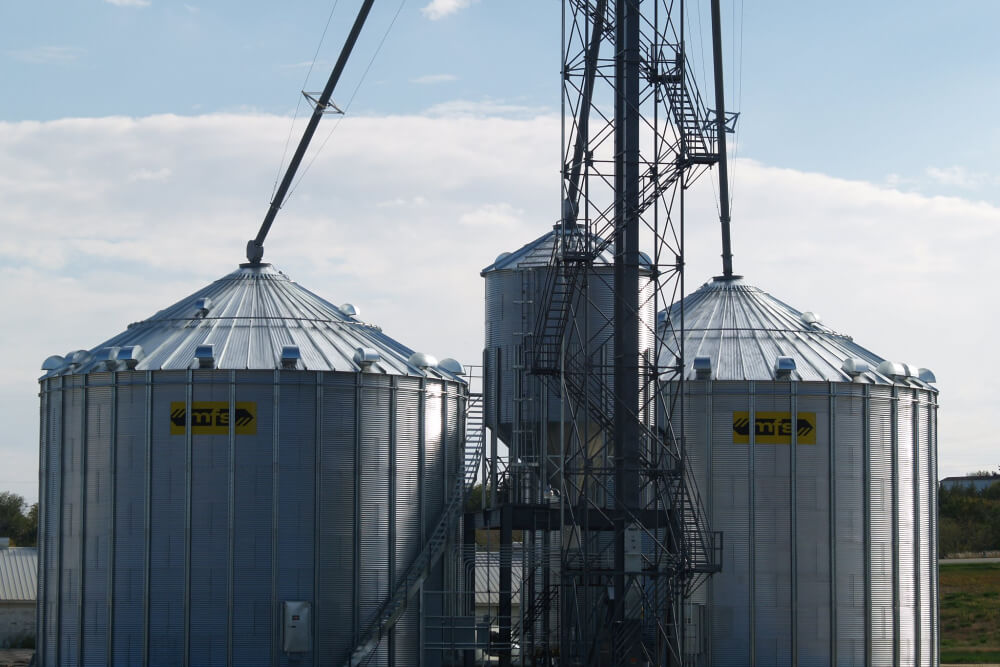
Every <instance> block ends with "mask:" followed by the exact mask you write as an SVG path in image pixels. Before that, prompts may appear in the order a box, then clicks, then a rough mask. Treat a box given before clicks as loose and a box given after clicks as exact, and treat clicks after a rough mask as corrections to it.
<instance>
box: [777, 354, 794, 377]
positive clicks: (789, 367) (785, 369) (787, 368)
mask: <svg viewBox="0 0 1000 667" xmlns="http://www.w3.org/2000/svg"><path fill="white" fill-rule="evenodd" d="M794 370H795V359H793V358H792V357H778V358H777V359H775V360H774V377H775V379H778V380H787V379H789V378H791V377H792V371H794Z"/></svg>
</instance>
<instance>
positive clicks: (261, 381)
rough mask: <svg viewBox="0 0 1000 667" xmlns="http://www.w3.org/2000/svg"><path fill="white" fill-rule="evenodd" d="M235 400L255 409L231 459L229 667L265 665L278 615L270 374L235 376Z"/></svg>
mask: <svg viewBox="0 0 1000 667" xmlns="http://www.w3.org/2000/svg"><path fill="white" fill-rule="evenodd" d="M236 377H237V382H236V400H237V401H254V402H256V403H257V434H256V435H242V436H239V444H238V446H237V447H236V459H235V477H236V479H235V483H234V493H235V503H236V507H235V519H234V528H233V529H234V538H233V568H234V571H235V572H237V573H239V576H237V577H234V579H233V621H232V623H233V636H234V637H239V638H240V639H239V641H238V642H237V641H234V642H233V663H234V664H239V665H247V666H248V667H249V666H251V665H270V664H272V658H271V652H272V648H273V642H274V628H275V627H276V625H277V615H278V610H277V608H276V606H275V600H274V599H273V595H272V575H271V567H272V563H273V561H272V544H273V543H274V538H273V535H272V530H273V526H274V515H273V512H274V475H273V471H274V467H273V466H272V461H273V460H274V454H275V439H274V432H273V429H274V387H273V385H272V382H273V377H274V376H273V374H272V373H268V372H261V371H243V372H239V373H237V375H236Z"/></svg>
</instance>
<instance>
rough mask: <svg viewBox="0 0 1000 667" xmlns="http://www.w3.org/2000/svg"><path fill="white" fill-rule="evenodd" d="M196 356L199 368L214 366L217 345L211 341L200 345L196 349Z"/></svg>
mask: <svg viewBox="0 0 1000 667" xmlns="http://www.w3.org/2000/svg"><path fill="white" fill-rule="evenodd" d="M194 358H195V361H197V362H198V368H214V367H215V346H214V345H212V344H211V343H207V344H205V345H199V346H198V347H196V348H195V349H194Z"/></svg>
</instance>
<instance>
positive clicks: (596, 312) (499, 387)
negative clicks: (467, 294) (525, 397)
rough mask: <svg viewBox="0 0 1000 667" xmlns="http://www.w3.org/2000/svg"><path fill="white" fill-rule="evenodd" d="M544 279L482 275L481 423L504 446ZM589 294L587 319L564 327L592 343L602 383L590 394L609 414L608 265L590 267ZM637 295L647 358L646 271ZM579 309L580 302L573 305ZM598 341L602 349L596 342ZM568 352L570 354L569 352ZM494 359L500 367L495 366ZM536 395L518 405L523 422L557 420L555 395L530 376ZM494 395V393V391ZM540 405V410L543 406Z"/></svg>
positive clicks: (541, 270)
mask: <svg viewBox="0 0 1000 667" xmlns="http://www.w3.org/2000/svg"><path fill="white" fill-rule="evenodd" d="M547 280H548V269H547V268H545V267H524V268H519V269H518V270H503V271H491V272H490V273H487V274H486V341H485V345H486V358H487V362H486V378H485V379H486V383H485V394H486V419H487V424H488V425H491V426H493V425H496V426H497V427H498V433H499V434H500V437H501V438H502V439H504V440H505V441H506V442H509V439H510V433H511V424H512V423H513V421H514V419H515V414H514V410H515V405H516V404H517V402H516V401H515V400H514V399H515V396H514V391H515V387H516V382H515V374H516V373H517V372H518V369H519V367H520V365H521V364H522V363H523V361H521V359H522V358H523V357H522V355H523V352H522V351H521V350H520V348H521V347H522V346H523V342H524V338H525V336H524V335H523V334H524V333H526V332H532V331H533V330H534V327H535V322H534V319H533V313H532V308H533V307H534V306H535V305H536V304H539V303H542V302H543V301H544V294H543V290H544V287H545V285H546V284H547ZM588 280H589V292H588V298H587V302H588V303H589V304H590V305H589V306H587V307H586V310H585V312H586V317H583V316H580V317H579V318H578V321H577V322H576V323H575V325H574V324H573V323H571V324H570V325H568V327H569V328H571V329H572V330H573V332H574V334H573V335H574V336H577V337H580V336H587V337H588V339H589V340H590V341H591V342H592V343H593V347H592V349H591V350H590V353H589V355H590V359H591V363H593V364H595V365H596V366H597V367H601V366H603V367H605V377H604V379H603V382H595V383H594V386H593V388H592V392H593V395H595V396H603V397H604V399H603V400H604V401H605V402H606V403H607V409H608V410H611V404H612V401H611V397H610V392H612V391H613V390H614V377H613V376H614V374H613V372H612V364H613V363H614V340H613V338H614V336H613V334H614V331H613V329H612V327H611V324H610V321H611V319H610V318H611V317H612V315H613V313H614V291H613V282H614V272H613V270H612V267H610V266H602V267H597V268H594V269H593V270H592V271H590V273H589V274H588ZM641 281H642V282H641V286H640V293H639V312H640V325H639V353H640V354H642V355H645V356H647V357H650V359H649V361H650V362H652V359H651V357H652V349H653V344H654V337H655V330H654V322H655V314H656V309H655V307H656V304H655V302H654V292H655V284H654V283H653V282H652V281H651V280H650V279H649V276H648V274H646V273H645V272H644V273H643V275H642V276H641ZM577 307H578V309H579V311H581V312H582V311H584V307H583V302H582V301H581V302H580V303H579V304H577ZM601 342H603V345H602V344H600V343H601ZM571 352H572V351H571ZM498 359H499V364H498ZM528 381H529V382H533V385H532V389H531V390H530V391H533V392H534V393H535V394H537V396H534V397H533V400H530V401H527V402H523V401H522V407H521V411H522V415H521V416H522V419H523V420H525V421H526V422H537V421H538V420H540V419H542V418H546V416H547V419H548V421H550V422H557V421H558V420H559V418H560V414H561V413H560V402H559V397H558V396H557V395H556V394H555V393H554V392H553V391H551V390H550V389H549V386H550V385H548V384H546V383H543V382H541V380H540V379H537V378H531V377H529V380H528ZM498 392H499V393H498ZM543 402H544V403H545V405H544V406H543V405H542V403H543Z"/></svg>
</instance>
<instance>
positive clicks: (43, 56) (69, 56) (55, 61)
mask: <svg viewBox="0 0 1000 667" xmlns="http://www.w3.org/2000/svg"><path fill="white" fill-rule="evenodd" d="M7 53H8V55H10V56H11V57H13V58H14V59H15V60H19V61H21V62H23V63H29V64H32V65H64V64H66V63H71V62H73V61H75V60H79V59H80V56H82V55H83V54H84V53H85V51H84V50H83V49H80V48H77V47H75V46H36V47H33V48H30V49H20V50H17V51H8V52H7Z"/></svg>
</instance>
